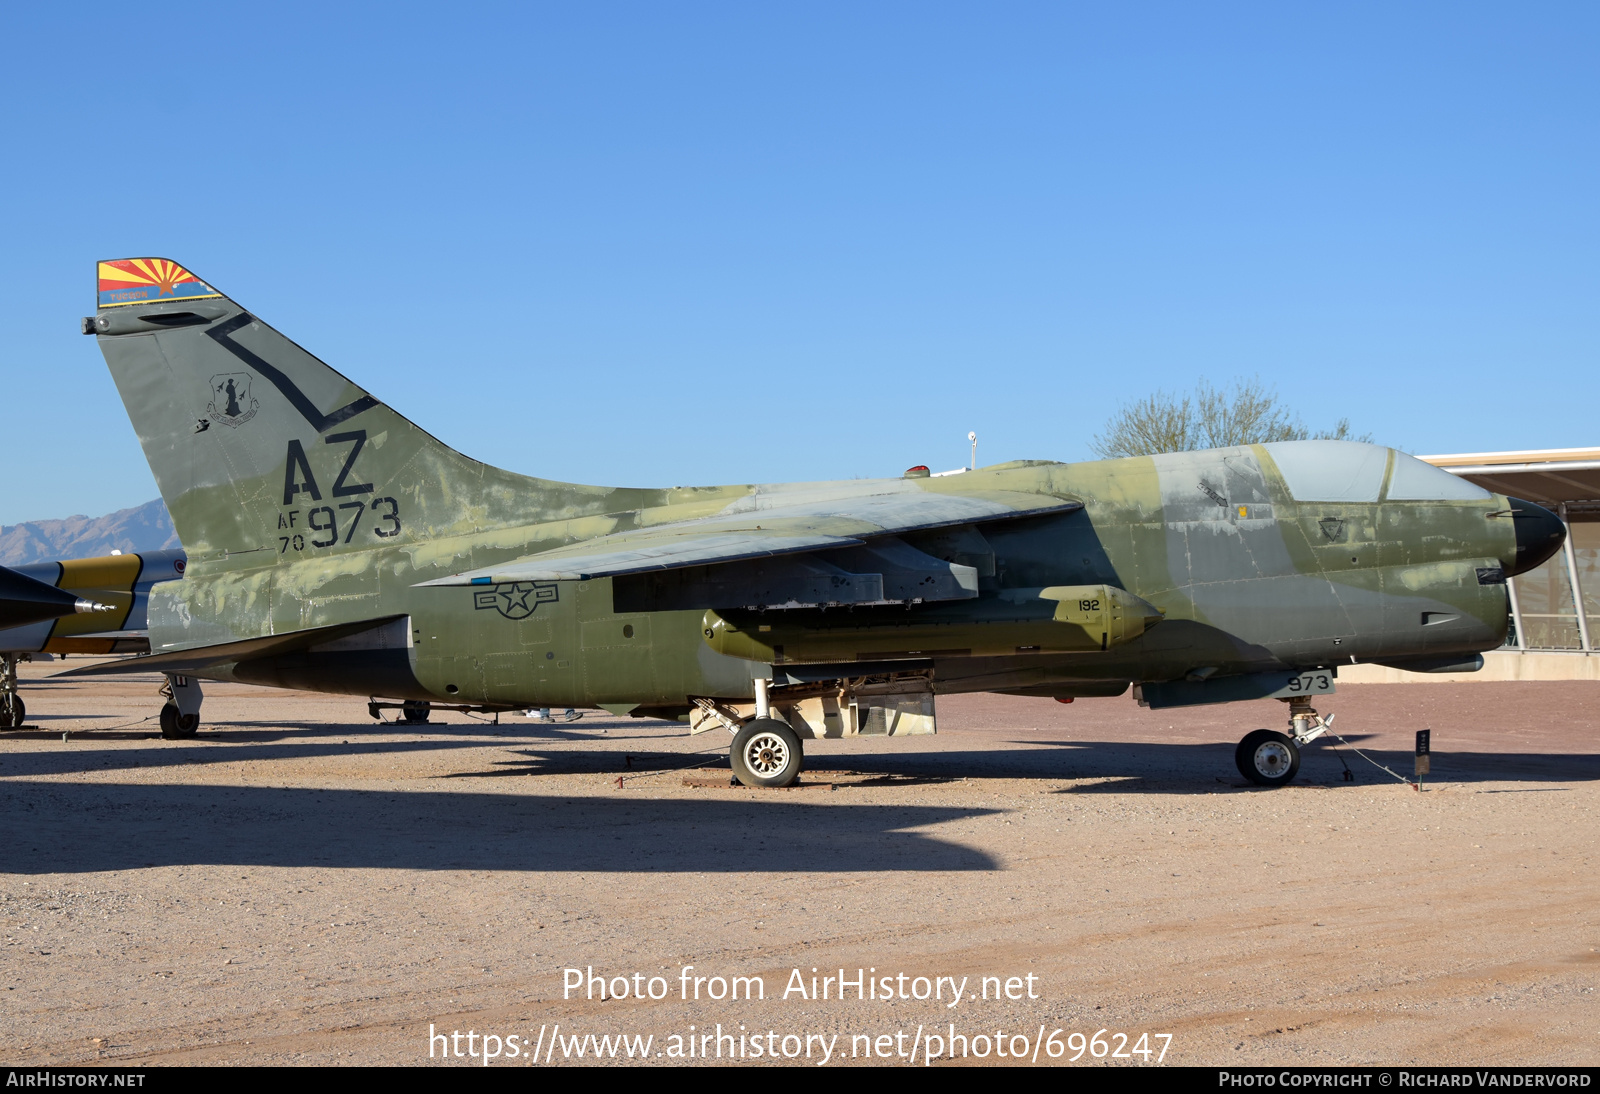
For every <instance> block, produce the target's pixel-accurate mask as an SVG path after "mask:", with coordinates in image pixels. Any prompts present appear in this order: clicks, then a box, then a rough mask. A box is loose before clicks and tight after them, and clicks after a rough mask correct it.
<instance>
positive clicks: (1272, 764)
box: [1233, 729, 1300, 786]
mask: <svg viewBox="0 0 1600 1094" xmlns="http://www.w3.org/2000/svg"><path fill="white" fill-rule="evenodd" d="M1233 762H1234V763H1235V764H1237V765H1238V767H1239V774H1241V775H1243V776H1244V777H1245V778H1247V779H1249V780H1250V781H1251V782H1253V783H1255V784H1256V785H1257V786H1287V785H1288V784H1289V783H1291V782H1293V781H1294V777H1295V775H1296V774H1298V773H1299V771H1300V747H1299V746H1298V745H1296V744H1295V743H1294V738H1292V737H1290V736H1289V735H1288V734H1286V733H1278V732H1276V731H1275V730H1271V729H1258V730H1256V731H1255V732H1254V733H1247V734H1245V738H1244V740H1242V741H1240V742H1239V747H1238V748H1236V749H1234V751H1233Z"/></svg>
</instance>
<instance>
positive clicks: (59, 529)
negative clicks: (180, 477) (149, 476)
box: [0, 498, 181, 566]
mask: <svg viewBox="0 0 1600 1094" xmlns="http://www.w3.org/2000/svg"><path fill="white" fill-rule="evenodd" d="M178 546H181V545H180V544H179V543H178V533H176V532H174V531H173V530H172V518H171V517H170V516H168V515H167V507H166V506H165V505H164V504H162V501H161V499H160V498H157V499H155V500H154V501H147V502H145V503H144V504H143V505H140V506H137V507H135V508H133V509H118V510H117V511H116V512H115V513H108V514H106V515H105V516H103V517H84V516H76V517H67V518H66V519H65V520H33V521H29V522H28V523H26V524H7V525H0V566H21V565H24V564H26V563H29V562H53V561H55V560H56V559H60V558H93V557H94V556H95V555H109V554H110V553H111V552H112V551H122V552H124V553H126V552H129V551H159V550H162V549H163V548H168V547H178Z"/></svg>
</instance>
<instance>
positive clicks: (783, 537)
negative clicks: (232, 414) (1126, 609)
mask: <svg viewBox="0 0 1600 1094" xmlns="http://www.w3.org/2000/svg"><path fill="white" fill-rule="evenodd" d="M880 489H881V487H880ZM1082 507H1083V503H1082V502H1079V501H1076V500H1072V499H1067V498H1060V497H1055V496H1053V495H1047V494H1029V493H1023V492H1020V491H1008V490H990V491H983V492H977V493H970V494H944V493H935V492H931V491H924V490H919V489H914V488H913V489H893V488H891V489H890V490H888V491H884V492H879V493H872V494H855V495H849V494H846V495H843V496H840V495H834V496H829V495H828V494H825V493H821V492H819V493H818V494H816V495H812V496H802V497H799V498H793V497H785V496H783V494H782V493H777V494H775V495H770V496H763V495H761V494H760V493H759V492H758V493H757V494H755V495H751V496H749V497H746V498H741V499H740V500H739V501H738V502H735V503H734V505H732V506H730V507H729V508H728V509H727V510H724V511H723V512H721V513H718V514H716V515H714V516H710V517H701V518H697V519H694V520H685V521H676V522H673V523H671V524H659V525H655V526H652V527H644V528H634V529H629V530H627V531H623V532H614V533H612V534H611V535H607V536H599V537H596V538H594V539H588V540H583V541H582V542H579V543H573V544H569V545H567V546H564V547H557V548H555V549H553V550H549V551H542V552H540V553H538V554H534V555H527V556H525V557H523V558H518V559H512V560H510V561H507V562H503V563H499V564H497V565H493V566H485V567H482V568H480V569H476V570H468V571H465V572H463V573H459V574H452V575H450V576H449V577H443V578H437V579H435V580H433V581H425V582H421V583H420V584H422V585H424V586H440V585H446V586H448V585H457V586H459V585H503V584H514V583H517V582H538V581H584V580H589V579H592V578H600V577H616V578H628V577H630V576H633V575H650V574H657V575H663V576H664V577H670V576H671V575H670V572H671V571H683V570H686V569H688V568H700V567H706V568H708V569H705V570H697V571H696V576H695V577H694V578H693V583H695V584H696V585H697V591H692V592H691V591H690V590H688V589H687V588H686V587H685V582H686V581H687V580H689V579H687V578H684V577H682V576H681V575H680V576H679V577H678V578H677V579H676V580H673V581H669V582H668V583H669V584H670V585H671V589H667V588H666V586H664V585H663V584H662V583H661V582H659V581H658V582H657V583H656V584H655V585H653V586H652V587H651V588H652V590H653V591H650V592H648V593H646V592H644V591H642V587H641V586H639V584H638V582H637V581H634V582H633V583H632V584H631V585H628V584H625V585H620V586H619V598H618V610H623V604H624V603H625V602H626V603H628V604H631V605H633V606H634V607H636V608H639V609H645V608H647V607H648V608H654V609H656V610H661V609H667V608H682V607H699V606H720V607H730V606H742V605H746V604H749V605H752V606H763V607H778V606H791V607H799V606H805V605H813V604H871V603H887V602H904V601H909V600H948V599H963V598H966V597H972V596H976V595H977V572H976V570H975V569H974V568H973V567H970V566H966V565H962V564H960V563H955V562H951V561H949V560H948V559H940V558H935V557H933V556H930V555H929V554H927V553H925V552H924V551H920V550H918V549H916V548H915V547H913V546H911V545H909V544H907V543H905V542H903V541H901V540H899V539H898V538H896V537H898V536H900V535H903V534H907V533H917V532H932V531H934V530H937V529H948V528H955V527H958V526H965V525H978V524H983V523H986V522H990V521H997V520H1007V519H1015V518H1018V517H1027V516H1038V515H1042V514H1046V513H1063V512H1068V511H1071V510H1073V509H1080V508H1082ZM980 542H981V541H980ZM800 556H804V557H800ZM630 589H631V590H632V592H631V593H630V592H628V590H630ZM641 597H642V598H643V599H642V600H641Z"/></svg>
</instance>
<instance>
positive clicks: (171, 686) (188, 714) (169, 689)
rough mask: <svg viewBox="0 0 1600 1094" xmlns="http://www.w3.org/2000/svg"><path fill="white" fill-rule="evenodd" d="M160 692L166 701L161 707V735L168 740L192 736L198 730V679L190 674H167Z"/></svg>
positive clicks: (199, 696)
mask: <svg viewBox="0 0 1600 1094" xmlns="http://www.w3.org/2000/svg"><path fill="white" fill-rule="evenodd" d="M161 694H163V695H165V696H167V697H168V698H167V703H166V705H165V706H163V707H162V708H161V736H163V737H165V738H166V739H167V740H169V741H176V740H182V739H183V738H185V737H193V736H194V735H195V734H196V733H198V732H200V702H201V700H202V699H204V698H205V697H204V696H203V695H201V694H200V681H198V680H196V679H195V678H194V677H192V676H168V677H167V682H166V684H165V685H164V686H163V687H162V688H161Z"/></svg>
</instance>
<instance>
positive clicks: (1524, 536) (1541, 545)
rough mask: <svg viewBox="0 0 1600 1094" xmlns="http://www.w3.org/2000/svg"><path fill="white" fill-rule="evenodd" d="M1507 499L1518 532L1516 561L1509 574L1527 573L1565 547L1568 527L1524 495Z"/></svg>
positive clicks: (1508, 571) (1509, 568) (1508, 570)
mask: <svg viewBox="0 0 1600 1094" xmlns="http://www.w3.org/2000/svg"><path fill="white" fill-rule="evenodd" d="M1506 500H1507V501H1509V502H1511V509H1512V514H1511V519H1512V523H1513V526H1514V527H1515V528H1516V531H1517V554H1516V560H1515V561H1514V562H1512V564H1511V565H1510V567H1508V568H1507V570H1506V573H1507V574H1510V575H1511V576H1512V577H1515V576H1516V575H1517V574H1525V573H1527V572H1528V571H1529V570H1531V569H1533V568H1534V567H1535V566H1537V565H1539V563H1541V562H1543V561H1544V560H1545V559H1547V558H1549V557H1550V556H1551V555H1553V554H1555V553H1556V552H1557V551H1559V550H1561V544H1562V542H1563V541H1564V540H1565V539H1566V538H1567V527H1566V525H1564V524H1562V523H1561V518H1560V517H1558V516H1556V515H1555V514H1554V513H1552V512H1551V511H1550V510H1548V509H1546V508H1545V507H1544V506H1542V505H1535V504H1533V502H1531V501H1523V500H1522V499H1520V498H1508V499H1506Z"/></svg>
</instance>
